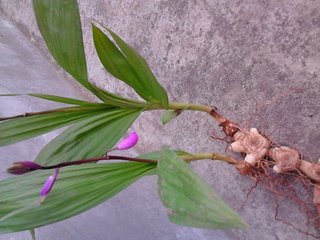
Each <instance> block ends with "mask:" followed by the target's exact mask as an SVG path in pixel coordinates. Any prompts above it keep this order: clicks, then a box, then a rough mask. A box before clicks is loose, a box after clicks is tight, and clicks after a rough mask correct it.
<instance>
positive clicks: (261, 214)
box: [0, 0, 320, 240]
mask: <svg viewBox="0 0 320 240" xmlns="http://www.w3.org/2000/svg"><path fill="white" fill-rule="evenodd" d="M78 2H79V4H80V11H81V17H82V21H83V32H84V42H85V47H86V53H87V61H88V71H89V76H90V79H91V80H92V81H93V82H95V83H96V84H98V85H100V86H103V87H106V88H107V89H109V90H112V91H115V92H118V93H121V94H125V95H127V96H135V94H134V93H133V92H132V91H130V90H129V89H128V88H127V87H126V86H125V85H124V84H122V83H120V82H117V81H115V80H114V79H112V78H111V77H110V76H109V75H108V74H106V73H105V71H104V70H103V67H102V65H101V64H100V63H99V60H98V58H97V56H96V54H95V50H94V47H93V43H92V35H91V29H90V22H92V21H98V22H100V23H102V24H103V25H106V26H108V27H110V28H111V29H112V30H114V31H115V32H117V33H118V34H119V35H120V36H121V37H123V38H124V39H125V40H126V41H127V42H128V43H130V44H131V45H132V46H133V47H134V48H135V49H137V50H138V51H139V52H140V53H141V54H142V55H143V56H144V57H145V58H146V59H147V61H148V62H149V64H150V66H151V68H152V69H153V71H154V73H155V75H156V76H157V77H158V79H159V81H160V82H161V83H162V84H163V86H164V87H165V88H166V89H167V90H168V92H169V95H170V99H171V100H177V101H189V102H194V103H203V104H207V105H215V106H217V107H218V108H219V109H220V111H221V112H222V113H223V114H225V116H227V117H229V118H230V119H232V120H235V121H238V122H242V123H243V124H247V125H248V126H255V127H258V128H259V129H260V130H261V131H263V132H265V133H267V134H268V135H269V136H270V137H271V138H272V139H273V140H274V141H276V142H277V143H281V144H288V145H290V146H293V147H296V148H298V149H300V150H301V151H302V152H303V153H304V154H305V155H306V156H307V157H309V158H310V159H314V160H316V159H317V158H319V156H320V152H319V147H318V146H319V143H320V134H319V131H318V129H319V127H320V121H319V120H320V114H319V109H320V106H319V102H320V96H319V90H320V77H319V74H320V66H319V60H320V41H319V38H320V12H319V9H320V2H319V1H304V0H293V1H205V0H202V1H191V0H190V1H165V0H159V1H143V0H135V1H133V0H132V1H130V0H123V1H103V0H97V1H84V0H83V1H78ZM0 3H1V5H0V6H1V7H2V9H3V11H4V12H5V13H6V14H7V15H8V16H10V17H11V18H12V19H13V20H14V21H16V22H17V23H18V24H19V25H20V26H21V27H22V29H23V30H24V31H25V32H26V33H27V34H28V35H29V37H30V39H31V40H32V41H33V42H34V43H35V44H37V45H38V46H39V48H40V49H42V51H43V52H44V53H45V48H44V46H43V43H42V42H41V41H40V37H39V36H40V35H39V32H38V30H37V28H36V25H35V21H34V18H33V14H32V7H31V4H30V2H29V1H18V0H14V1H12V0H11V1H9V0H1V1H0ZM45 54H46V55H47V56H48V54H47V53H45ZM159 116H160V113H157V112H153V113H145V114H143V115H142V116H141V118H140V119H139V120H138V121H137V122H136V123H135V125H134V128H135V129H136V130H137V131H138V132H140V133H141V135H142V137H141V139H142V141H141V143H140V146H139V147H140V149H139V150H140V151H141V152H144V151H151V150H155V149H158V148H159V146H160V145H172V146H173V147H174V148H181V149H185V150H188V151H194V152H198V151H219V152H223V151H224V148H225V145H224V144H223V143H221V142H217V141H212V140H211V139H210V138H209V134H210V132H211V131H212V130H213V129H216V131H217V128H216V127H215V125H214V123H213V122H212V121H211V119H210V118H209V117H207V116H205V115H204V114H201V113H196V114H194V113H183V114H182V115H181V116H180V117H179V119H176V120H175V121H173V122H172V123H170V124H169V125H168V126H165V127H163V126H161V124H160V122H159V120H158V119H159ZM194 168H195V169H196V170H197V171H198V172H199V173H200V174H201V175H202V176H204V177H205V179H206V180H207V181H208V182H209V184H210V185H212V186H213V187H215V188H216V189H217V191H218V192H219V193H220V194H221V195H222V196H223V198H224V199H225V200H226V201H227V202H228V203H230V204H231V205H232V206H234V207H235V208H239V207H240V205H241V202H242V201H243V200H244V199H245V194H246V192H247V191H248V190H249V188H250V187H251V186H252V185H253V181H252V180H250V179H247V178H245V177H242V176H239V174H238V173H237V172H236V171H235V170H233V169H232V168H230V167H229V166H226V165H225V164H222V163H215V162H210V161H207V162H202V163H197V164H194ZM226 183H228V184H226ZM274 204H275V202H274V198H273V197H272V196H271V195H270V193H269V192H268V191H266V190H265V189H263V188H258V189H256V190H255V191H254V193H253V194H252V195H251V196H250V198H249V200H248V203H247V205H246V207H245V209H243V210H242V211H241V214H242V216H244V218H246V219H247V221H248V223H249V224H250V225H251V229H250V230H249V231H247V232H245V231H229V232H227V233H228V234H229V235H230V237H231V238H232V239H258V238H259V239H266V240H267V239H268V240H269V239H305V238H306V236H305V235H303V234H299V233H298V232H296V231H292V229H291V228H290V227H289V226H287V225H285V224H282V223H280V222H277V221H275V220H274ZM289 206H290V205H289ZM295 214H296V213H290V212H289V211H288V217H289V218H291V219H293V221H296V223H297V224H301V223H299V222H300V221H301V218H298V217H297V216H296V215H295ZM211 234H212V236H215V232H214V231H212V232H211Z"/></svg>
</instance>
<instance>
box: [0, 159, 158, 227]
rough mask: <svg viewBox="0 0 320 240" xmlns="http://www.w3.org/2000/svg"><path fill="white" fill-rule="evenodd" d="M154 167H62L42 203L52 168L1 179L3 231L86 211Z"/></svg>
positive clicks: (0, 193) (125, 164) (56, 219)
mask: <svg viewBox="0 0 320 240" xmlns="http://www.w3.org/2000/svg"><path fill="white" fill-rule="evenodd" d="M155 166H156V165H155V164H148V163H132V162H131V163H107V164H86V165H81V166H72V167H67V168H63V169H61V171H60V174H59V176H58V179H57V181H56V183H55V185H54V187H53V189H52V191H51V192H50V194H49V196H48V197H47V199H46V201H45V202H44V203H43V204H41V205H40V204H39V191H40V189H41V186H42V184H43V183H44V181H45V179H46V178H47V176H48V175H50V174H51V172H50V171H36V172H32V173H30V174H27V175H24V176H20V177H15V178H11V179H8V180H3V181H0V196H1V198H0V232H1V233H6V232H16V231H23V230H28V229H32V228H37V227H41V226H43V225H47V224H50V223H54V222H57V221H60V220H63V219H66V218H69V217H72V216H74V215H76V214H79V213H81V212H84V211H86V210H88V209H90V208H92V207H94V206H96V205H98V204H100V203H102V202H104V201H106V200H107V199H109V198H111V197H112V196H114V195H115V194H117V193H118V192H120V191H121V190H123V189H124V188H126V187H128V186H129V185H130V184H132V183H133V182H134V181H136V180H137V179H138V178H140V177H142V176H144V175H146V174H149V172H150V171H152V170H153V169H154V168H155Z"/></svg>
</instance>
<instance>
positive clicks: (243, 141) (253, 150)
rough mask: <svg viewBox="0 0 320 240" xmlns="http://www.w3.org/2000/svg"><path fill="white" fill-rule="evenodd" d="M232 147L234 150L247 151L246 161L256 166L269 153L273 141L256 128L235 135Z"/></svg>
mask: <svg viewBox="0 0 320 240" xmlns="http://www.w3.org/2000/svg"><path fill="white" fill-rule="evenodd" d="M233 138H234V140H235V141H234V142H233V143H232V144H231V146H230V149H231V150H232V151H234V152H239V153H245V154H246V157H245V159H244V160H245V161H246V162H247V163H249V164H250V165H252V166H254V165H255V164H256V163H257V162H258V161H259V160H261V159H262V158H264V157H265V156H266V155H267V154H268V150H269V148H270V145H271V142H270V140H269V139H268V138H266V137H264V136H262V135H261V134H260V133H259V132H258V130H257V129H256V128H251V129H250V131H246V130H241V131H239V132H237V133H236V134H235V135H234V137H233Z"/></svg>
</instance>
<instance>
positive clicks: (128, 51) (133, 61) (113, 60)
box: [92, 25, 168, 107]
mask: <svg viewBox="0 0 320 240" xmlns="http://www.w3.org/2000/svg"><path fill="white" fill-rule="evenodd" d="M107 30H108V31H109V33H110V34H111V36H112V38H113V40H114V41H115V42H116V44H117V46H116V45H115V44H114V43H113V42H112V41H111V40H110V39H109V38H108V36H107V35H105V34H104V33H103V32H102V31H101V30H100V29H99V28H97V27H96V26H94V25H92V31H93V39H94V44H95V47H96V50H97V53H98V56H99V58H100V61H101V63H102V64H103V66H104V67H105V68H106V70H107V71H108V72H110V74H112V75H113V76H115V77H116V78H118V79H120V80H122V81H123V82H125V83H127V84H128V85H129V86H131V87H132V88H133V89H134V90H135V91H136V92H137V93H138V94H139V95H140V96H141V97H142V98H144V99H145V100H146V101H148V102H154V103H160V104H161V105H162V106H164V107H167V106H168V96H167V93H166V91H165V90H164V88H163V87H162V86H161V85H160V84H159V83H158V81H157V79H156V78H155V76H154V75H153V73H152V71H151V70H150V67H149V66H148V64H147V62H146V61H145V60H144V58H142V57H141V56H140V55H139V54H138V53H137V52H136V51H135V50H134V49H133V48H131V47H130V46H129V45H127V44H126V43H125V42H124V41H123V40H122V39H121V38H120V37H118V36H117V35H116V34H115V33H114V32H112V31H111V30H109V29H107ZM120 50H121V51H120Z"/></svg>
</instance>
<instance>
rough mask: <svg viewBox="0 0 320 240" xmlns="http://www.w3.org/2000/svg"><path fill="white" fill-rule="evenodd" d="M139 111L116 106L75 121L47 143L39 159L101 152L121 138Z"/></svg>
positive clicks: (65, 158) (44, 161) (68, 158)
mask: <svg viewBox="0 0 320 240" xmlns="http://www.w3.org/2000/svg"><path fill="white" fill-rule="evenodd" d="M140 112H141V110H129V109H121V110H119V109H115V110H111V111H108V112H105V113H101V114H97V115H95V116H91V117H90V118H88V119H86V120H84V121H82V122H79V123H76V124H74V125H73V126H71V127H70V128H68V129H67V130H65V131H64V132H63V133H62V134H60V135H59V136H58V137H57V138H55V139H53V140H52V141H51V142H50V143H49V144H48V145H47V146H45V147H44V148H43V149H42V151H41V152H40V153H39V155H38V156H37V158H36V161H37V162H39V163H41V164H44V165H48V164H56V163H60V162H68V161H72V160H77V159H84V158H91V157H96V156H101V155H103V154H104V153H105V152H106V151H107V150H108V149H110V148H112V147H113V146H114V144H116V143H117V142H118V140H119V139H120V138H121V137H122V136H123V134H124V133H125V132H126V131H127V129H128V128H129V127H130V126H131V124H132V123H133V121H134V120H135V119H136V118H137V117H138V116H139V114H140Z"/></svg>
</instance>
